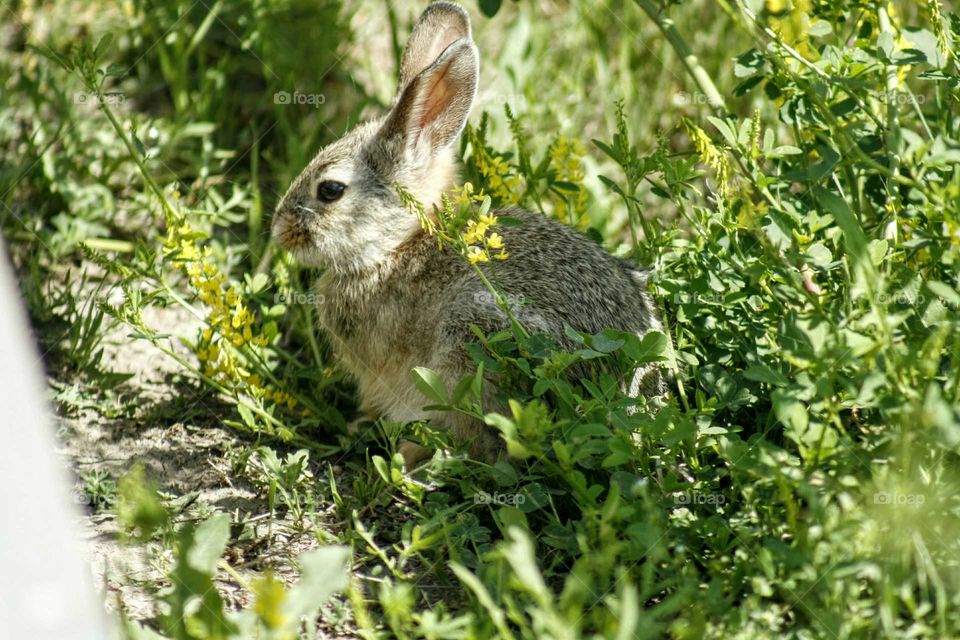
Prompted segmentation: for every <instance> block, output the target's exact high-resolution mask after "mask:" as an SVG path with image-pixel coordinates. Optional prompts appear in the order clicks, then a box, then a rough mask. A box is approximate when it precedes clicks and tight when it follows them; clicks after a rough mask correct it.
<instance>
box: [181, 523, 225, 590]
mask: <svg viewBox="0 0 960 640" xmlns="http://www.w3.org/2000/svg"><path fill="white" fill-rule="evenodd" d="M229 540H230V516H228V515H227V514H225V513H218V514H217V515H215V516H212V517H211V518H209V519H208V520H205V521H204V522H203V523H201V524H200V526H198V527H197V530H196V533H195V534H194V544H193V546H192V547H190V550H189V551H188V552H187V564H189V565H190V567H192V568H193V569H196V570H197V571H199V572H200V573H203V574H206V575H213V574H214V573H215V572H216V568H217V563H218V562H219V561H220V556H222V555H223V551H224V549H226V548H227V542H228V541H229Z"/></svg>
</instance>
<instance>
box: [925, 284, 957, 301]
mask: <svg viewBox="0 0 960 640" xmlns="http://www.w3.org/2000/svg"><path fill="white" fill-rule="evenodd" d="M927 289H929V290H930V291H931V293H933V295H935V296H940V297H941V298H943V299H944V300H946V301H947V302H948V303H949V304H952V305H953V306H955V307H960V295H958V294H957V292H956V291H954V290H953V289H952V288H951V287H950V286H949V285H947V284H945V283H943V282H940V281H938V280H930V281H929V282H927Z"/></svg>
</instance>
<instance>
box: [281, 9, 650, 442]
mask: <svg viewBox="0 0 960 640" xmlns="http://www.w3.org/2000/svg"><path fill="white" fill-rule="evenodd" d="M431 34H434V35H435V34H440V36H438V37H436V38H435V37H433V35H431ZM451 34H453V35H457V37H456V38H455V39H453V40H452V41H450V42H447V40H449V39H450V37H452V36H451ZM464 34H465V35H464ZM469 34H470V28H469V18H468V17H467V14H466V12H464V11H463V9H461V8H460V7H458V6H457V5H453V4H450V3H446V2H441V3H435V4H433V5H431V6H430V7H429V8H428V9H427V10H426V11H425V12H424V14H423V15H422V16H421V18H420V20H419V21H418V23H417V26H416V27H415V28H414V32H413V34H412V35H411V38H410V43H411V44H409V45H408V46H407V49H406V50H405V53H404V60H403V62H402V64H401V68H402V69H404V73H411V74H412V73H413V70H416V73H415V74H413V75H412V76H411V77H409V78H401V82H400V88H399V91H400V94H399V96H398V98H397V100H396V102H395V103H394V106H393V108H392V109H391V110H390V113H388V114H387V115H386V116H385V117H384V118H382V119H380V120H377V121H374V122H372V123H367V124H365V125H361V126H360V127H358V128H357V129H355V130H354V131H352V132H351V133H350V134H348V135H347V136H345V137H344V138H342V139H341V140H338V141H337V142H335V143H333V144H332V145H330V146H329V147H327V148H325V149H323V150H321V151H320V153H319V154H317V157H316V158H315V159H314V160H313V162H311V164H310V165H309V166H308V167H307V168H306V169H305V170H304V172H303V174H302V175H301V176H300V177H298V178H297V180H295V181H294V183H293V184H292V185H291V187H290V189H289V191H288V192H287V194H286V195H285V196H284V198H283V199H282V201H281V202H280V204H279V206H278V207H277V212H276V215H275V217H274V223H273V230H274V237H275V238H276V240H277V242H278V243H279V244H280V245H281V246H283V247H284V248H286V249H288V250H289V251H291V252H293V254H294V255H295V256H296V257H297V258H298V259H300V260H302V261H303V262H306V263H308V264H312V265H317V266H321V267H323V268H324V273H323V275H322V276H321V277H320V279H319V281H318V282H317V284H316V288H317V291H318V293H320V294H321V296H319V297H318V299H320V300H323V301H324V303H323V304H322V305H320V307H319V315H320V322H321V324H322V326H323V328H324V330H325V331H326V333H327V334H328V335H329V337H330V340H331V343H332V345H333V348H334V351H335V352H336V354H337V356H338V358H339V359H340V362H341V363H342V365H343V366H344V368H346V369H347V371H349V372H350V373H351V374H352V375H353V376H354V377H355V378H356V380H357V383H358V385H359V391H360V399H361V407H362V409H363V410H364V412H365V413H366V414H367V415H369V416H385V417H387V418H390V419H392V420H396V421H404V422H406V421H412V420H417V419H422V418H435V419H436V420H437V421H439V423H441V424H446V425H447V426H448V427H449V428H451V429H452V430H453V432H454V434H455V435H456V436H458V437H459V438H460V439H462V440H464V441H469V443H470V449H471V452H472V454H473V455H474V456H476V457H478V458H483V459H491V458H492V457H494V456H495V455H496V452H497V451H498V449H499V438H497V437H496V436H495V435H494V434H492V433H491V432H490V431H489V430H488V429H486V428H485V427H484V425H483V424H479V423H477V422H475V421H473V420H471V419H469V418H467V417H464V416H461V415H459V414H442V415H431V414H430V412H425V411H424V410H423V406H424V404H426V402H425V398H424V397H423V396H422V395H421V394H420V392H419V391H418V390H417V389H416V386H415V385H414V382H413V376H412V373H411V370H412V369H413V368H414V367H419V366H423V367H429V368H431V369H433V370H435V371H437V372H438V373H439V374H440V375H441V376H442V377H443V378H444V379H445V380H446V381H447V385H448V387H451V388H452V386H453V385H454V384H456V382H457V381H458V380H459V379H460V378H461V377H462V376H463V375H465V374H466V373H468V372H469V371H470V368H471V364H470V362H469V359H468V357H467V354H466V352H465V350H464V349H463V345H464V344H465V343H466V342H468V341H471V340H473V339H474V336H473V333H472V331H471V330H470V326H471V325H476V326H478V327H480V328H481V329H482V330H484V331H487V332H490V331H494V330H497V329H500V328H504V327H506V326H508V319H507V316H506V314H505V313H504V312H503V310H502V309H501V308H500V307H498V306H497V304H496V303H495V302H494V301H493V300H492V298H491V296H489V295H488V292H487V290H486V288H485V287H484V285H483V283H482V282H481V281H480V279H479V278H478V277H477V276H476V274H475V273H474V272H473V270H472V269H471V268H470V266H469V265H468V264H467V263H466V262H465V261H464V260H463V258H462V257H461V256H459V255H457V254H456V253H455V252H453V251H450V250H442V249H439V248H438V247H437V243H436V240H435V239H434V238H432V237H430V236H428V235H427V234H426V233H425V232H424V231H423V230H422V229H421V228H420V226H419V223H418V221H417V219H416V217H415V216H413V215H412V214H411V213H410V212H409V211H408V210H407V209H406V207H405V206H404V205H403V204H402V202H401V201H400V198H399V196H398V195H397V193H396V190H395V188H394V186H393V185H394V184H396V183H399V184H400V185H402V186H403V187H404V188H406V189H407V190H408V191H409V192H411V193H412V194H414V195H415V196H416V197H417V198H418V199H419V200H420V201H421V202H423V203H425V204H426V205H427V206H430V205H432V204H435V203H438V202H439V200H440V195H441V194H442V193H444V192H446V191H448V190H449V189H450V188H451V187H452V186H453V184H454V180H455V177H456V163H455V160H454V155H453V151H452V146H453V142H454V141H455V140H456V138H457V136H458V135H459V133H460V131H461V130H462V129H463V127H464V125H465V123H466V119H467V116H468V115H469V112H470V107H471V106H472V104H473V101H474V98H475V95H476V88H477V78H478V75H479V65H478V59H479V58H478V54H477V51H476V47H475V46H474V45H473V42H472V41H471V40H470V36H469ZM441 45H442V48H440V47H441ZM438 49H439V51H438ZM422 56H435V59H430V60H426V59H424V58H423V57H422ZM321 180H337V181H340V182H343V183H344V184H346V185H347V189H346V191H345V192H344V196H343V197H342V198H341V199H340V200H337V201H336V202H332V203H324V202H320V201H319V200H318V199H317V197H316V195H315V190H316V185H317V184H318V183H319V182H320V181H321ZM497 213H500V214H503V215H509V216H511V217H514V218H517V219H518V220H520V221H521V224H520V225H517V226H504V227H503V228H502V229H499V231H500V233H501V235H502V236H503V238H504V243H505V245H506V247H507V249H508V251H509V253H510V257H509V259H508V260H506V261H503V262H500V261H494V262H492V263H488V264H485V265H484V266H483V268H484V270H485V271H486V273H487V274H488V277H490V278H491V279H492V280H493V281H495V282H496V283H497V284H498V286H499V287H500V288H501V289H502V292H503V293H505V294H507V296H508V299H510V300H512V301H516V302H517V303H516V304H515V305H514V308H513V309H511V311H512V313H513V314H514V315H515V316H516V317H517V318H518V319H519V320H520V322H521V323H522V324H523V325H524V326H526V327H527V328H528V329H529V330H531V331H544V332H548V333H551V334H553V335H555V336H557V337H558V338H559V339H560V340H561V341H563V340H564V337H563V336H564V332H563V330H564V327H565V326H567V325H569V326H571V327H573V328H575V329H577V330H579V331H585V332H590V333H595V332H598V331H600V330H602V329H604V328H607V327H614V328H618V329H621V330H625V331H632V332H635V333H637V334H638V335H642V334H643V333H645V332H647V331H649V330H651V329H659V328H660V327H661V325H660V321H659V318H658V315H657V312H656V309H655V307H654V305H653V304H652V302H651V300H650V299H649V296H648V295H647V293H646V292H645V280H644V275H643V274H642V273H641V272H639V271H637V270H636V269H634V268H633V267H631V266H630V265H628V264H627V263H625V262H622V261H620V260H617V259H615V258H613V257H612V256H610V255H609V254H608V253H606V252H605V251H603V249H601V248H600V247H599V246H597V245H596V244H595V243H594V242H592V241H591V240H589V239H587V238H586V237H584V236H582V235H580V234H579V233H577V232H576V231H574V230H573V229H570V228H568V227H565V226H563V225H561V224H559V223H557V222H555V221H553V220H551V219H549V218H546V217H544V216H542V215H537V214H533V213H529V212H526V211H523V210H520V209H511V210H507V211H501V212H497ZM521 301H522V303H521ZM625 384H626V386H627V387H628V390H629V392H630V393H631V394H634V395H637V394H641V393H642V394H645V395H651V396H652V395H659V394H661V393H662V392H663V383H662V378H661V376H660V372H659V369H657V368H655V367H647V368H644V369H641V370H639V371H637V372H636V374H635V375H634V377H633V379H632V380H630V381H627V382H626V383H625ZM488 391H489V390H488ZM488 395H489V393H488ZM487 400H488V402H489V401H490V400H491V398H489V397H488V398H487ZM421 453H422V452H421ZM411 455H414V454H412V453H411Z"/></svg>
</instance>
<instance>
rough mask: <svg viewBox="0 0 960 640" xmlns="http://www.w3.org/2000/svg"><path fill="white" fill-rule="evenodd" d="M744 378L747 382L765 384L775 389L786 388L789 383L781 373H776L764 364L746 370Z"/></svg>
mask: <svg viewBox="0 0 960 640" xmlns="http://www.w3.org/2000/svg"><path fill="white" fill-rule="evenodd" d="M743 377H744V378H746V379H747V380H754V381H756V382H765V383H767V384H769V385H772V386H774V387H784V386H786V385H787V384H788V383H789V381H788V380H787V378H786V377H785V376H784V375H783V374H782V373H780V372H779V371H774V370H773V369H771V368H770V367H767V366H764V365H762V364H755V365H752V366H750V367H747V368H746V369H744V371H743Z"/></svg>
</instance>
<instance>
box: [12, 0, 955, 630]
mask: <svg viewBox="0 0 960 640" xmlns="http://www.w3.org/2000/svg"><path fill="white" fill-rule="evenodd" d="M83 6H84V7H85V9H83V10H78V9H77V7H76V6H75V5H74V3H71V2H68V1H67V0H58V1H56V2H48V3H35V2H29V1H23V0H21V1H19V2H11V1H10V0H7V1H6V3H5V4H0V12H2V13H3V14H4V20H3V26H2V27H0V40H3V42H4V44H5V47H4V49H2V50H0V77H3V78H6V80H5V81H3V83H2V84H0V156H2V159H3V162H2V163H0V212H2V220H0V222H2V229H3V233H4V236H5V237H6V239H7V242H8V244H9V246H10V249H11V255H12V258H13V260H14V264H15V266H16V269H17V271H18V274H19V276H20V281H21V289H22V292H23V296H24V299H25V301H26V303H27V305H28V307H29V309H30V313H31V317H32V320H33V323H34V327H35V329H36V331H37V335H38V339H39V341H40V343H41V352H45V362H46V365H47V370H48V376H49V379H50V386H51V394H52V396H53V398H54V400H55V402H56V404H57V407H58V410H59V413H60V422H61V426H62V428H61V432H62V437H63V440H64V443H65V446H66V447H67V449H68V451H69V452H70V453H71V455H72V457H73V460H74V465H75V467H76V468H77V499H78V502H81V503H82V504H84V505H85V506H86V508H87V510H88V512H89V513H90V514H91V516H94V515H95V516H96V517H95V518H92V521H93V522H95V523H96V526H97V527H99V528H98V532H99V533H100V536H101V538H102V539H103V540H105V541H107V542H105V543H104V544H107V546H105V547H101V549H106V551H102V550H101V554H105V555H107V556H109V557H111V558H112V559H114V560H116V561H117V562H119V561H120V560H122V559H124V558H132V557H136V558H140V559H142V560H143V561H145V562H143V564H144V565H145V566H147V567H148V569H147V570H144V571H140V572H127V573H124V572H122V571H113V572H112V573H111V570H110V569H108V570H107V575H106V576H105V580H104V584H105V585H106V590H107V593H105V594H104V599H105V601H106V602H107V603H108V604H109V605H110V607H111V608H112V609H114V610H115V611H116V612H117V615H119V616H120V617H121V618H122V619H123V632H124V634H125V635H126V636H128V637H131V638H155V637H167V638H175V639H177V640H181V639H186V638H204V639H205V638H228V637H230V638H233V637H236V638H255V637H256V638H288V637H297V636H304V637H318V636H319V637H328V636H347V637H354V636H359V637H367V638H374V637H384V638H386V637H399V638H450V639H454V638H487V637H503V638H546V637H550V638H579V637H585V638H586V637H611V638H614V637H615V638H633V637H675V638H687V637H689V638H700V637H716V638H730V637H744V638H755V637H782V636H788V637H801V638H821V637H827V638H841V637H842V638H854V637H930V638H934V637H936V638H942V637H954V636H957V635H960V614H958V611H960V607H958V605H960V602H958V601H957V600H958V596H957V594H958V593H960V584H958V583H960V570H958V562H960V560H958V558H960V556H958V551H960V549H958V543H957V541H958V540H960V519H958V515H960V514H958V508H960V504H958V501H957V497H956V495H957V491H956V489H957V483H958V473H957V472H958V469H957V462H958V459H957V445H958V443H960V400H958V398H960V339H958V338H960V335H958V333H960V322H958V318H960V316H958V307H960V293H958V289H960V286H958V285H960V278H958V255H960V206H958V204H957V203H958V202H960V169H958V166H960V165H958V159H960V152H958V149H960V118H958V116H957V114H958V113H960V109H958V102H960V89H958V87H960V69H958V62H957V58H956V55H955V52H956V50H957V46H958V44H960V16H957V15H953V14H951V13H950V12H949V10H948V7H946V6H942V5H941V3H938V2H936V1H935V0H931V1H929V2H921V3H915V2H893V3H890V4H889V5H887V4H885V3H863V2H853V1H849V2H847V1H845V2H831V3H825V2H816V1H812V0H794V1H793V2H773V1H772V0H770V1H768V2H746V1H739V0H732V1H726V0H724V1H720V2H716V3H707V2H702V1H693V0H691V1H687V2H679V3H669V5H668V6H661V4H660V3H655V2H647V1H646V0H637V1H636V2H633V3H631V2H611V3H607V2H605V1H603V0H598V1H597V2H583V3H578V2H571V3H561V4H555V3H552V2H551V3H548V2H544V3H504V5H503V6H502V7H499V5H498V3H494V2H486V1H484V2H481V3H480V4H479V5H470V6H469V7H468V10H469V11H470V12H471V14H472V16H473V18H474V31H475V37H476V39H477V42H478V46H479V49H480V51H481V56H482V60H483V62H482V68H483V71H482V80H481V91H482V93H481V98H480V100H481V104H480V105H479V107H480V108H479V109H478V111H477V112H476V113H475V114H474V118H473V119H472V125H471V126H470V127H469V129H468V131H467V132H466V134H465V136H464V138H463V144H462V156H463V159H464V169H463V176H464V179H465V180H467V181H469V182H470V183H471V184H472V185H474V187H475V190H476V192H479V191H480V190H481V189H482V190H483V194H484V195H483V196H481V197H478V198H471V197H469V195H468V194H464V193H461V196H460V198H458V199H456V200H455V201H451V202H450V203H449V205H448V206H447V207H446V208H445V210H444V211H443V212H442V213H443V214H444V215H442V216H441V218H440V219H441V221H443V224H442V226H441V228H440V229H438V233H439V234H440V235H442V237H443V238H444V240H445V241H446V242H448V243H450V244H452V245H453V246H455V247H456V248H457V249H458V250H459V251H461V252H462V253H463V254H464V256H465V258H466V257H468V256H469V255H470V252H471V251H472V250H471V249H470V248H469V246H470V245H471V244H472V243H473V244H474V245H475V242H474V241H472V240H471V238H470V237H469V234H467V235H466V236H465V235H464V233H463V230H464V228H465V227H464V225H465V223H466V221H467V220H469V219H476V217H477V216H478V215H480V214H482V213H484V212H486V211H487V207H493V208H495V207H497V206H501V205H508V204H519V205H521V206H524V207H526V208H528V209H530V210H533V211H539V212H542V214H543V215H549V216H554V217H556V218H558V219H560V220H561V221H563V222H564V223H567V224H571V225H573V226H576V227H578V228H579V229H581V230H582V231H583V232H584V233H587V234H589V235H590V236H592V237H594V238H596V239H597V241H598V242H601V243H603V244H604V246H606V247H607V248H608V249H609V250H610V251H611V252H614V253H616V254H618V255H622V256H624V257H626V258H628V259H631V260H635V261H636V262H637V263H638V264H640V265H651V266H654V267H655V275H654V276H653V278H652V282H651V292H652V293H653V294H654V296H655V298H656V299H657V300H658V302H659V303H660V304H661V305H662V307H663V311H664V314H665V317H666V318H667V319H668V325H667V328H666V330H665V331H666V332H667V333H669V340H668V339H667V338H668V336H666V335H662V334H659V333H652V334H650V335H648V336H647V337H645V338H644V339H642V340H640V339H637V338H635V337H633V336H628V335H623V334H621V333H619V332H616V331H613V330H608V331H604V332H601V333H599V334H596V335H582V334H578V333H576V332H571V333H570V335H569V336H568V337H569V338H570V340H572V341H573V343H575V344H576V345H577V348H576V349H574V350H572V351H571V350H567V351H563V350H561V349H560V348H559V347H558V346H557V345H556V344H555V341H553V340H551V339H550V338H549V337H546V336H540V335H536V334H534V335H530V334H529V333H527V332H526V331H524V330H522V328H519V327H514V329H513V330H510V331H505V332H501V333H499V334H496V335H492V336H482V337H481V336H478V339H477V342H475V343H471V344H466V345H464V348H465V349H467V350H468V352H469V353H470V355H471V356H472V357H473V359H474V360H475V361H476V362H477V364H478V367H480V373H478V374H476V375H474V376H470V377H468V378H466V379H465V380H463V381H458V382H457V383H456V384H454V383H452V382H451V383H448V381H443V380H441V379H440V378H439V377H438V376H436V374H433V372H430V371H429V370H425V369H418V370H416V371H415V372H411V375H415V376H417V378H416V379H417V380H418V382H419V386H420V388H421V390H422V391H423V392H424V396H425V397H424V403H425V404H432V405H436V406H438V407H441V408H443V409H444V410H447V411H451V412H467V413H470V414H473V415H478V416H481V417H484V419H485V420H486V422H487V423H488V424H489V425H490V428H491V429H495V430H497V431H498V432H499V433H500V434H501V435H502V437H503V439H504V440H505V442H506V446H507V449H508V451H509V452H510V454H511V458H510V460H509V461H501V462H498V463H497V464H494V465H487V464H482V463H478V462H476V461H471V460H469V459H468V458H467V457H466V456H465V454H464V453H463V452H462V451H460V450H458V448H457V446H456V444H455V443H452V442H449V441H448V438H447V436H446V434H445V433H443V432H442V431H438V430H436V429H435V428H434V427H433V426H431V425H430V424H424V423H414V424H409V425H400V424H390V423H384V422H380V423H377V424H373V425H370V424H367V425H362V426H361V428H360V429H359V430H354V429H352V428H348V426H347V425H348V424H349V423H350V422H351V421H352V420H354V418H355V417H356V399H355V392H354V389H353V388H352V386H351V382H350V381H349V380H348V379H346V378H345V377H344V375H343V374H342V373H341V372H339V371H338V369H337V367H336V364H335V363H334V362H333V361H332V359H331V357H330V355H329V351H328V348H327V345H326V342H325V337H324V336H323V334H322V332H320V331H319V330H318V329H317V327H316V323H315V317H314V316H315V312H314V310H313V308H312V305H313V304H315V303H317V302H318V301H317V300H314V299H313V298H312V297H311V293H310V288H309V283H310V281H311V280H312V279H313V278H314V277H315V275H316V274H315V273H312V272H310V271H309V270H303V269H299V268H297V267H296V266H295V265H294V264H293V263H292V261H291V260H290V259H289V257H288V256H285V255H282V253H281V252H280V251H279V250H278V249H276V248H275V247H273V246H272V245H271V244H270V243H269V236H268V233H267V231H266V230H267V229H268V228H269V212H270V211H271V209H272V207H273V205H274V204H275V203H276V202H277V200H278V199H279V196H280V194H281V193H282V192H283V190H284V189H285V188H286V185H287V184H288V183H289V182H290V180H291V179H293V178H294V177H295V176H296V175H297V174H298V173H299V172H300V170H301V169H302V168H303V167H304V166H305V164H306V162H307V161H308V160H309V158H310V157H311V156H312V154H313V153H314V152H315V151H316V149H317V148H318V147H319V146H320V145H322V144H324V143H326V142H329V141H331V140H333V139H336V137H338V135H339V134H340V133H342V132H343V131H344V130H345V129H346V128H348V127H350V126H352V125H353V124H355V123H356V122H357V120H358V119H359V118H360V117H361V116H363V115H365V114H367V113H373V112H375V111H377V110H379V109H382V108H383V107H384V106H385V104H386V103H387V101H388V99H389V96H391V95H392V91H393V88H394V87H393V83H394V78H393V75H392V73H391V70H392V69H393V68H394V67H393V65H394V64H395V60H396V56H397V47H398V46H399V45H400V44H401V43H402V42H403V41H404V38H405V35H406V33H407V30H408V29H409V26H410V24H411V22H412V20H413V19H415V17H416V15H417V14H418V13H419V11H420V10H421V8H422V7H420V6H419V5H417V6H413V5H408V4H406V3H404V4H401V3H394V2H386V3H368V2H358V1H357V0H347V1H345V2H343V3H342V4H341V2H339V1H323V2H317V1H316V0H309V1H307V0H283V1H280V0H277V1H272V2H270V1H267V0H242V1H240V2H231V3H227V2H212V1H211V2H206V1H202V2H199V3H192V2H185V1H182V0H147V1H142V0H137V1H130V2H124V3H119V4H117V3H91V4H89V5H87V4H85V5H83ZM497 7H499V8H498V9H497ZM486 14H494V15H492V17H491V16H488V15H486ZM172 27H175V28H173V29H171V28H172ZM384 34H392V35H391V37H386V36H384ZM483 92H485V93H483ZM480 109H482V110H485V111H486V114H484V115H481V114H480V113H479V111H480ZM401 195H402V194H401ZM409 204H410V205H411V208H412V209H413V210H414V212H415V211H416V203H414V202H410V203H409ZM411 215H413V213H411ZM502 222H503V221H502V220H501V223H502ZM474 240H475V239H474ZM507 249H509V247H507ZM507 259H509V258H507ZM491 286H493V285H491ZM501 293H502V292H498V291H496V290H495V289H494V290H492V291H491V295H492V296H499V295H501ZM505 293H506V295H507V296H509V292H505ZM495 299H496V298H495ZM671 344H672V348H671V347H670V345H671ZM584 363H587V364H589V365H592V366H590V367H586V369H589V370H591V371H592V374H591V377H590V378H589V379H583V380H580V381H578V382H577V383H576V384H572V383H571V382H570V381H569V380H568V378H567V377H566V376H565V375H564V371H565V370H567V369H569V368H570V367H576V366H580V365H582V364H584ZM650 363H659V365H660V366H662V367H665V368H667V369H669V370H670V371H671V372H672V378H671V394H670V397H669V399H668V401H667V402H666V403H665V405H664V406H654V405H653V404H652V403H647V402H645V401H643V400H640V401H636V400H633V399H630V398H627V397H625V396H624V395H623V393H622V392H621V391H620V390H619V389H618V386H617V384H616V379H617V374H618V372H621V371H623V370H625V369H630V368H633V367H636V366H642V365H648V364H650ZM481 365H482V366H481ZM483 372H487V373H496V374H498V380H500V383H499V389H498V393H499V394H501V395H502V396H503V397H504V398H505V399H508V400H509V407H510V412H509V414H505V415H500V414H488V413H485V411H484V407H483V406H481V404H480V402H479V398H480V394H479V392H478V387H479V386H480V384H481V381H482V376H483ZM403 438H407V439H412V440H415V441H419V442H422V443H425V444H429V445H432V446H438V447H440V448H443V449H445V450H446V451H448V454H446V455H437V456H435V457H434V458H433V459H432V460H430V461H429V462H428V463H426V464H425V465H424V466H423V468H422V469H420V471H419V472H418V473H416V474H409V473H406V472H404V470H403V468H402V463H401V459H400V457H399V455H398V454H397V446H398V442H399V441H400V440H401V439H403ZM107 442H112V443H113V445H110V446H112V448H109V446H108V445H105V444H104V443H107ZM104 446H108V449H107V450H108V451H109V452H110V453H111V455H110V456H104V457H102V458H98V457H97V456H95V455H94V456H91V455H90V452H91V451H99V452H101V454H102V452H103V451H104V449H103V448H102V447H104ZM97 447H101V448H100V449H98V448H97Z"/></svg>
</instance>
